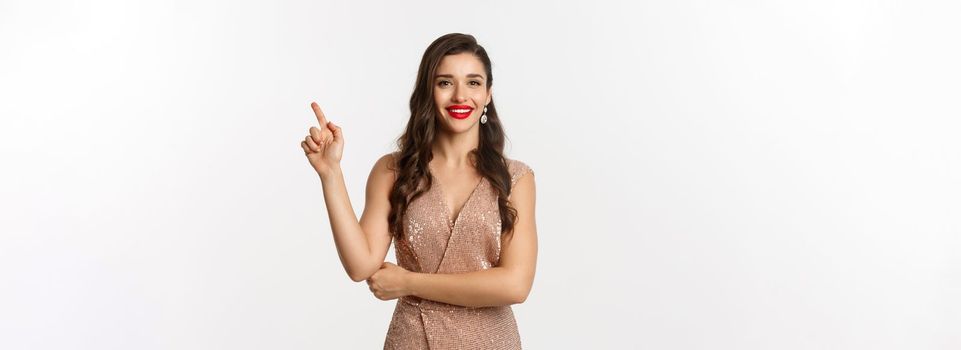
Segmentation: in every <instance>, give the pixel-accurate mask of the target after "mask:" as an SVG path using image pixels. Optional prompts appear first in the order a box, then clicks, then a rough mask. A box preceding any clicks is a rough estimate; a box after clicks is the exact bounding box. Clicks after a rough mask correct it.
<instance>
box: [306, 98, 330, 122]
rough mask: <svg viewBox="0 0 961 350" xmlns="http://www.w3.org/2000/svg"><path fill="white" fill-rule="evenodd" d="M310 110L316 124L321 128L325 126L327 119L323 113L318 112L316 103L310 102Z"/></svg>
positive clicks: (318, 108) (318, 107) (318, 106)
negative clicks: (315, 117)
mask: <svg viewBox="0 0 961 350" xmlns="http://www.w3.org/2000/svg"><path fill="white" fill-rule="evenodd" d="M310 108H312V109H313V110H314V115H316V116H317V122H318V123H320V125H321V126H324V125H327V117H326V116H324V111H322V110H320V105H318V104H317V102H311V103H310Z"/></svg>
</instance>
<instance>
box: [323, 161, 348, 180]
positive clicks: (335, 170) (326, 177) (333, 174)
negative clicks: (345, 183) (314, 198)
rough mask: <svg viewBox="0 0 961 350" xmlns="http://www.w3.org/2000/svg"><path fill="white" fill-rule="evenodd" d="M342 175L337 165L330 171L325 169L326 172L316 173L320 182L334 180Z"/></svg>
mask: <svg viewBox="0 0 961 350" xmlns="http://www.w3.org/2000/svg"><path fill="white" fill-rule="evenodd" d="M342 174H343V171H342V170H341V169H340V166H339V165H338V166H335V167H331V168H330V169H327V170H326V171H324V172H318V173H317V175H319V176H320V181H327V180H329V179H333V178H335V177H337V176H341V175H342Z"/></svg>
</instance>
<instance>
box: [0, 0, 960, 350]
mask: <svg viewBox="0 0 961 350" xmlns="http://www.w3.org/2000/svg"><path fill="white" fill-rule="evenodd" d="M959 17H961V2H957V1H941V2H935V1H803V2H802V1H737V2H709V1H661V2H650V1H649V2H639V1H631V2H623V3H611V2H602V1H585V2H570V3H563V4H562V3H558V2H549V3H542V4H535V3H530V2H524V3H519V2H506V1H503V2H502V1H495V2H486V1H471V2H451V1H422V2H407V1H403V2H402V1H385V2H373V3H371V2H360V1H358V2H351V3H349V4H348V2H336V3H334V2H331V3H323V2H316V1H301V2H284V3H279V2H268V1H264V2H262V3H254V2H249V1H240V2H238V1H220V2H215V1H157V2H152V3H147V2H144V3H140V4H136V3H134V2H130V1H111V2H107V1H99V2H74V1H62V2H45V1H26V0H22V1H10V0H3V1H2V2H0V117H2V119H0V146H2V148H0V157H2V158H0V169H2V171H0V348H3V349H6V350H14V349H321V348H323V349H348V348H358V349H375V348H380V347H382V345H383V340H384V336H385V334H386V330H387V325H388V322H389V321H390V317H391V312H392V310H393V307H394V301H391V302H382V301H379V300H377V299H375V298H374V297H373V296H372V295H371V294H370V292H369V291H368V290H367V285H366V284H365V283H353V282H351V281H350V280H349V279H348V278H347V275H346V274H345V273H344V271H343V268H342V267H341V266H340V264H339V260H338V258H337V255H336V251H335V249H334V246H333V241H332V237H331V234H330V228H329V225H328V222H327V214H326V209H325V206H324V203H323V198H322V191H321V187H320V182H319V179H318V177H317V175H316V174H315V173H313V170H312V169H311V168H310V166H309V165H308V163H307V161H306V158H305V157H304V155H303V151H302V150H301V148H300V145H299V144H300V141H301V140H303V137H304V136H306V135H307V128H308V127H310V126H311V125H315V123H316V120H315V118H314V116H313V114H312V113H311V111H310V109H309V106H308V104H309V103H310V101H314V100H316V101H317V102H319V103H320V104H321V106H322V107H323V108H324V110H325V111H326V112H327V115H328V116H329V118H330V119H331V120H333V121H334V122H335V123H338V124H340V125H342V126H343V129H344V132H345V134H346V142H347V144H346V151H345V156H344V161H343V166H344V168H345V176H346V179H347V185H348V188H349V192H350V196H351V198H352V200H353V206H354V209H355V211H356V212H357V213H358V215H359V214H360V212H361V210H362V209H363V200H364V198H363V194H364V193H363V191H364V184H365V181H366V177H367V174H368V172H369V170H370V167H371V166H372V165H373V163H374V161H375V160H376V159H377V158H378V157H379V156H381V155H383V154H385V153H387V152H390V151H391V150H392V149H393V148H392V147H393V142H394V140H395V139H396V137H397V136H399V135H400V133H401V132H402V128H403V126H404V125H405V123H406V121H407V118H408V109H407V101H408V99H409V97H410V93H411V90H412V88H413V84H414V75H415V73H416V69H417V65H418V63H419V61H420V58H421V55H422V54H423V51H424V49H425V48H426V47H427V45H428V44H429V43H430V42H431V41H433V40H434V39H435V38H437V37H438V36H440V35H442V34H445V33H449V32H463V33H470V34H473V35H475V36H476V37H477V38H478V40H479V41H480V43H481V44H482V45H484V46H485V47H486V48H487V50H488V52H489V53H490V55H491V58H492V59H493V61H494V90H493V93H494V99H495V101H496V103H497V105H498V110H499V112H500V114H501V115H502V118H503V120H504V124H505V128H506V131H507V133H508V137H509V139H510V141H511V143H510V147H509V148H508V150H507V155H508V157H510V158H514V159H519V160H521V161H524V162H526V163H527V164H529V165H530V166H531V167H532V168H533V169H534V172H535V178H536V181H537V227H538V235H539V239H540V247H539V248H540V250H539V260H538V270H537V277H536V280H535V285H534V289H533V291H532V293H531V295H530V297H529V298H528V300H527V302H525V303H523V304H520V305H515V306H514V311H515V313H516V315H517V319H518V323H519V329H520V332H521V337H522V341H523V343H524V345H525V347H526V348H530V349H561V348H564V349H587V348H592V349H596V348H603V349H621V348H638V349H640V348H644V349H957V348H959V347H961V332H959V330H961V297H959V295H961V253H959V252H961V218H959V213H961V180H959V179H961V141H959V137H958V134H959V133H961V122H959V119H958V118H959V117H961V105H959V103H958V101H959V96H961V84H959V81H961V68H959V67H961V66H959V64H958V62H961V45H959V44H958V42H959V41H958V40H959V39H958V38H959V35H958V33H961V22H959V21H958V18H959ZM389 257H390V259H391V260H393V252H391V254H390V255H389Z"/></svg>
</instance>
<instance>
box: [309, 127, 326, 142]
mask: <svg viewBox="0 0 961 350" xmlns="http://www.w3.org/2000/svg"><path fill="white" fill-rule="evenodd" d="M323 134H324V133H323V131H321V130H320V129H318V128H317V127H316V126H311V127H310V138H312V139H314V142H315V143H317V144H320V143H321V141H323V140H324V136H323Z"/></svg>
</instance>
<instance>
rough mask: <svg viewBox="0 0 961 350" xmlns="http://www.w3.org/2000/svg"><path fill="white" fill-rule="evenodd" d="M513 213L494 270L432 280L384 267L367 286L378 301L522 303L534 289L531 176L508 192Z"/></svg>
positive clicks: (432, 276)
mask: <svg viewBox="0 0 961 350" xmlns="http://www.w3.org/2000/svg"><path fill="white" fill-rule="evenodd" d="M510 203H511V206H512V207H514V209H516V210H517V219H516V220H515V221H514V232H513V233H511V234H509V235H502V238H501V254H500V262H499V264H498V266H495V267H492V268H489V269H485V270H480V271H474V272H466V273H454V274H443V273H440V274H435V273H417V272H410V271H407V270H404V269H403V268H401V267H399V266H397V265H394V264H392V263H389V262H385V263H384V264H383V266H382V268H381V269H380V270H379V271H377V273H375V274H374V275H373V276H371V278H370V279H368V280H367V284H368V285H369V286H370V290H371V292H373V293H374V296H376V297H377V298H378V299H381V300H390V299H396V298H399V297H403V296H406V295H414V296H417V297H420V298H423V299H429V300H434V301H439V302H443V303H448V304H454V305H460V306H468V307H483V306H503V305H511V304H519V303H523V302H524V301H525V300H526V299H527V295H528V294H529V293H530V291H531V286H532V285H533V283H534V270H535V267H536V264H537V227H536V225H535V220H534V205H535V186H534V176H533V172H531V173H529V174H527V175H524V176H521V178H520V179H518V181H517V184H516V185H514V188H513V189H512V191H511V197H510Z"/></svg>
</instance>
